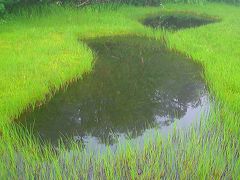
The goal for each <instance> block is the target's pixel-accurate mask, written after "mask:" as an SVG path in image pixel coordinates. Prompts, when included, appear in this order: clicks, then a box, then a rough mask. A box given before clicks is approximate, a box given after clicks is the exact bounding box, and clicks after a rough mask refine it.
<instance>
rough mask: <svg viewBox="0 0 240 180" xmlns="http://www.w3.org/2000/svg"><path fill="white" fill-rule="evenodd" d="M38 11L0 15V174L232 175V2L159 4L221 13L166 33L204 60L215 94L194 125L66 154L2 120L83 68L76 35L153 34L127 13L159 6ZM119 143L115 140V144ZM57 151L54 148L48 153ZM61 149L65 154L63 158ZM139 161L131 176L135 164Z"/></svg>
mask: <svg viewBox="0 0 240 180" xmlns="http://www.w3.org/2000/svg"><path fill="white" fill-rule="evenodd" d="M46 9H48V10H50V11H52V12H51V13H49V14H48V15H47V18H46V16H45V17H44V16H38V15H34V14H33V15H32V17H31V18H27V17H25V15H24V13H23V15H22V16H20V17H12V18H11V19H12V20H7V23H0V120H1V121H0V122H1V123H0V125H1V126H0V127H1V132H0V135H1V134H2V135H1V137H0V138H1V139H0V155H1V163H0V176H1V177H9V178H10V179H11V178H15V179H17V178H27V177H28V178H33V177H34V176H36V177H45V178H47V179H49V178H53V177H58V178H60V179H61V178H66V177H68V178H70V177H75V178H79V177H81V176H82V177H85V178H87V177H89V175H91V173H92V172H93V174H94V177H95V178H100V177H102V178H104V177H107V178H109V179H112V178H113V177H114V176H122V177H125V178H130V177H132V178H142V179H147V178H150V177H152V178H159V177H163V176H168V177H170V178H173V177H176V176H178V177H180V178H181V179H185V178H190V177H191V178H192V177H196V178H197V177H198V178H199V177H201V178H213V177H214V178H217V179H218V178H220V177H225V178H230V177H235V178H236V179H237V177H239V172H240V169H239V168H240V160H239V149H240V147H239V137H240V131H239V128H240V123H239V120H238V118H239V112H240V104H239V103H240V93H239V89H240V81H239V79H240V73H239V70H240V65H239V58H240V54H239V49H240V42H239V41H240V28H239V25H240V24H239V22H240V11H239V7H234V6H227V5H218V4H208V5H205V6H193V5H191V6H190V5H166V6H165V8H164V10H166V11H172V10H183V11H184V10H186V11H189V10H191V11H195V12H198V13H207V14H209V15H214V16H215V15H217V16H219V17H220V18H222V22H219V23H216V24H211V25H208V26H203V27H199V28H196V29H187V30H182V31H179V32H177V33H166V38H165V39H167V42H168V46H169V47H170V48H174V49H177V50H178V51H180V52H182V53H185V54H187V55H189V56H191V57H193V59H194V60H196V61H198V62H200V63H202V64H203V65H204V67H205V77H206V80H207V82H208V84H209V87H210V90H211V92H212V93H214V95H215V96H216V99H217V100H218V102H220V103H221V108H220V109H219V110H212V115H211V117H210V119H209V120H208V121H207V122H206V124H204V125H203V126H201V127H200V129H199V131H195V130H194V129H191V130H190V131H189V133H188V134H187V135H186V134H183V133H182V132H180V133H176V134H175V133H174V135H172V136H171V137H169V138H168V140H167V141H166V140H165V139H162V138H161V137H160V136H159V135H156V137H154V138H151V139H148V140H146V143H145V146H144V149H140V148H137V147H133V145H131V144H129V143H126V144H125V145H126V149H122V150H121V149H120V150H119V151H118V153H117V154H112V153H111V152H109V153H108V154H107V153H106V154H103V155H100V156H99V157H98V159H97V160H95V161H93V159H92V157H91V155H85V154H84V153H80V152H79V147H77V146H76V145H74V144H73V147H72V149H73V152H76V153H73V154H66V153H65V152H66V151H65V150H64V148H63V147H61V148H60V150H58V152H57V154H56V150H53V149H52V148H51V147H45V148H44V149H42V148H40V146H39V145H38V142H37V140H34V138H31V135H30V134H31V133H30V134H26V133H24V132H23V130H21V129H19V128H16V127H14V126H13V125H11V124H10V120H11V118H12V117H16V116H18V115H19V113H21V112H22V111H23V110H24V109H26V108H27V107H28V106H33V107H34V106H36V105H38V104H39V103H36V102H44V100H45V99H46V94H51V93H52V90H57V89H58V88H59V87H60V86H61V85H63V84H65V83H66V82H69V81H71V80H73V79H74V78H77V77H78V78H79V77H81V74H82V73H83V72H85V71H90V70H91V62H92V59H93V55H92V53H91V51H90V50H89V49H88V48H87V47H85V46H84V44H83V43H81V42H80V43H78V42H77V39H78V38H80V39H81V38H82V39H83V38H89V37H92V38H94V37H99V36H108V35H120V34H137V35H140V36H153V37H156V38H160V37H161V34H162V33H161V31H153V30H151V29H150V28H145V27H143V26H142V25H141V24H140V23H138V22H137V19H140V18H143V17H144V16H147V15H149V14H151V13H157V12H159V11H161V8H133V7H123V8H117V9H114V10H111V9H109V8H108V7H104V8H101V7H98V9H99V10H98V11H97V10H96V8H95V9H94V8H92V9H91V8H89V9H85V10H73V9H68V8H66V9H63V8H57V7H48V8H46ZM121 146H124V145H121ZM57 155H60V156H57ZM61 155H62V156H65V157H64V160H63V159H61ZM139 169H141V170H142V173H141V175H138V170H139Z"/></svg>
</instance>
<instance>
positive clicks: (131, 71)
mask: <svg viewBox="0 0 240 180" xmlns="http://www.w3.org/2000/svg"><path fill="white" fill-rule="evenodd" d="M87 43H88V45H89V46H90V47H91V48H92V49H93V50H94V51H95V52H96V62H95V67H94V70H93V71H92V72H91V73H90V74H87V75H84V77H83V80H79V82H77V83H74V84H72V85H71V86H70V87H69V88H68V89H67V90H65V91H61V92H59V93H57V94H56V95H55V96H54V97H53V98H52V99H51V101H50V102H48V103H47V104H45V105H44V106H42V107H41V108H39V109H35V111H34V112H32V113H29V114H26V115H24V117H22V118H21V122H22V123H23V124H24V125H26V126H27V127H31V126H33V124H34V126H33V130H34V132H36V133H39V134H40V136H41V138H43V139H47V140H51V141H52V142H56V141H57V140H58V139H59V138H60V137H61V136H62V135H64V136H68V137H71V138H73V139H75V140H78V141H81V142H83V143H84V144H87V143H88V142H89V141H92V142H94V144H95V145H97V144H106V143H109V144H114V143H115V142H116V141H117V139H118V137H125V136H128V137H129V138H137V137H138V138H139V137H142V136H143V134H144V133H145V132H147V131H148V132H151V131H152V129H156V128H157V129H160V131H162V132H168V131H169V130H171V129H172V127H171V126H172V123H173V122H174V121H177V122H178V123H177V125H178V126H179V127H187V126H189V125H190V124H191V122H193V121H196V120H199V117H200V114H201V113H202V112H203V109H204V108H206V107H207V105H208V101H207V95H206V91H205V85H204V82H203V80H202V77H201V75H202V68H201V67H200V66H199V65H197V64H195V63H193V62H192V61H191V60H189V59H187V58H186V57H184V56H181V55H179V54H176V53H173V52H170V51H169V50H167V49H165V47H164V46H163V45H162V44H161V43H160V42H159V41H156V40H150V39H147V38H138V37H117V38H116V37H115V38H102V39H96V40H92V41H88V42H87Z"/></svg>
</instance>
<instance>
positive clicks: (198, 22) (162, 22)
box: [143, 14, 217, 30]
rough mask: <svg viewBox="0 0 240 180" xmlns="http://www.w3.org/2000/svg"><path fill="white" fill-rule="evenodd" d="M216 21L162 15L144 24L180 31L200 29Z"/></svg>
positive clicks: (180, 15) (182, 15) (203, 18)
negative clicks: (192, 28) (193, 28)
mask: <svg viewBox="0 0 240 180" xmlns="http://www.w3.org/2000/svg"><path fill="white" fill-rule="evenodd" d="M216 21H217V20H216V19H210V18H206V17H201V16H196V15H189V14H172V15H161V16H157V17H151V18H147V19H146V20H145V21H144V22H143V24H144V25H146V26H151V27H153V28H164V29H168V30H178V29H184V28H190V27H198V26H202V25H206V24H209V23H214V22H216Z"/></svg>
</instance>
